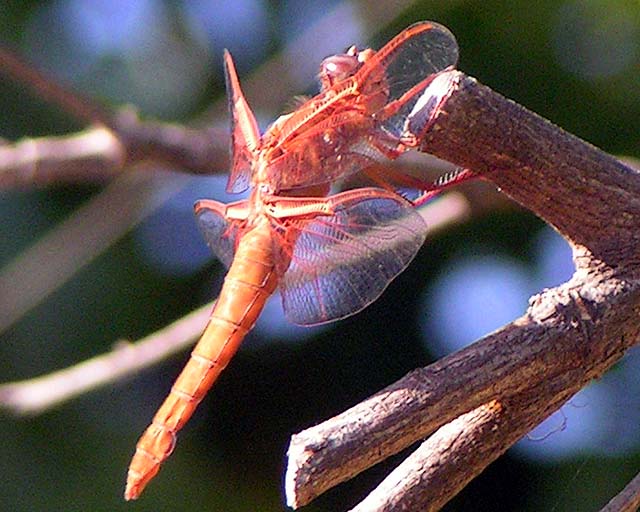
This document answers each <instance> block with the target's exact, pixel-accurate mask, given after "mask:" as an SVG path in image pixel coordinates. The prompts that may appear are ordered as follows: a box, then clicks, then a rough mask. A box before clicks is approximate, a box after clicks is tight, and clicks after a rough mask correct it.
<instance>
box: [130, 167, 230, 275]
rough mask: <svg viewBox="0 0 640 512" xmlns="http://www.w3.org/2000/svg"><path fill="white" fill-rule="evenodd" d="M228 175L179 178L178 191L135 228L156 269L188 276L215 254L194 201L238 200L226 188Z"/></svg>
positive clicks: (142, 249) (140, 248)
mask: <svg viewBox="0 0 640 512" xmlns="http://www.w3.org/2000/svg"><path fill="white" fill-rule="evenodd" d="M226 180H227V178H226V176H211V177H207V178H202V177H198V178H193V177H186V176H183V177H180V178H176V185H175V186H176V188H177V189H178V191H177V192H176V193H175V194H173V195H172V196H171V197H170V199H168V200H167V201H166V202H165V203H164V204H163V205H162V206H161V207H160V208H158V209H157V210H156V211H155V212H154V213H153V214H151V215H150V216H149V217H147V218H146V219H145V220H144V222H142V223H141V224H140V226H139V227H138V228H137V229H136V230H135V232H134V237H135V240H136V242H137V244H138V248H139V250H140V252H141V253H142V256H143V258H144V259H145V260H146V261H147V263H148V264H149V265H150V266H152V267H153V268H154V270H155V271H156V272H159V273H162V274H165V275H169V276H185V275H189V274H192V273H194V272H197V271H198V270H200V269H202V267H203V266H204V265H206V264H207V263H209V262H210V261H211V260H212V259H213V258H214V256H213V253H212V252H211V250H210V249H209V248H208V247H207V245H206V243H205V241H204V238H203V237H202V234H201V233H200V230H199V228H198V225H197V222H196V218H195V215H194V213H193V203H195V202H196V200H198V199H203V198H207V199H208V198H217V199H218V200H221V201H223V202H228V201H229V199H233V200H237V198H236V197H234V196H230V195H229V194H227V193H226V192H225V191H224V188H225V186H226Z"/></svg>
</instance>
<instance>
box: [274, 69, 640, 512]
mask: <svg viewBox="0 0 640 512" xmlns="http://www.w3.org/2000/svg"><path fill="white" fill-rule="evenodd" d="M437 86H438V87H442V88H443V89H441V90H438V91H434V94H438V95H439V96H442V97H443V101H442V102H441V104H440V107H439V110H438V111H437V112H436V113H435V115H434V119H433V123H432V124H431V125H430V126H429V128H428V129H427V130H426V131H425V133H424V134H423V138H422V141H423V144H422V150H423V151H426V152H429V153H431V154H433V155H435V156H437V157H439V158H442V159H445V160H448V161H450V162H452V163H454V164H456V165H459V166H461V167H465V168H470V169H473V170H474V171H475V172H477V173H478V174H479V175H480V176H482V177H483V178H485V179H486V180H489V181H491V182H493V183H494V184H496V185H497V186H498V187H500V189H501V190H502V191H503V192H505V193H506V194H507V195H509V196H510V197H512V198H513V199H515V200H516V201H517V202H519V203H520V204H522V205H523V206H525V207H527V208H529V209H531V210H532V211H534V212H535V213H536V214H537V215H539V216H540V217H542V218H543V219H545V220H546V221H547V222H548V223H550V224H551V225H553V226H554V227H555V228H556V229H557V230H558V231H559V232H560V233H561V234H562V235H563V236H564V237H565V238H566V239H567V240H569V242H570V243H571V244H572V247H573V249H574V260H575V263H576V267H577V270H576V273H575V275H574V276H573V278H572V279H571V280H570V281H569V282H567V283H565V284H564V285H562V286H559V287H557V288H554V289H551V290H546V291H544V292H543V293H541V294H540V295H536V296H534V297H532V299H531V300H530V306H529V309H528V311H527V313H526V314H525V315H524V316H523V317H521V318H519V319H518V320H515V321H514V322H512V323H511V324H509V325H507V326H505V327H504V328H503V329H501V330H500V331H497V332H495V333H492V334H490V335H489V336H487V337H485V338H483V339H482V340H480V341H478V342H477V343H475V344H474V345H472V346H469V347H467V348H465V349H463V350H461V351H459V352H457V353H455V354H452V355H450V356H448V357H445V358H443V359H441V360H440V361H438V362H436V363H434V364H433V365H430V366H429V367H427V368H423V369H419V370H415V371H413V372H411V373H410V374H408V375H407V376H406V377H404V378H403V379H401V380H400V381H398V382H396V383H395V384H392V385H391V386H389V387H387V388H386V389H384V390H382V391H380V392H379V393H377V394H376V395H374V396H372V397H371V398H369V399H367V400H365V401H364V402H362V403H360V404H358V405H356V406H355V407H353V408H351V409H349V410H348V411H346V412H344V413H342V414H340V415H339V416H336V417H335V418H332V419H330V420H327V421H326V422H324V423H322V424H320V425H317V426H315V427H312V428H310V429H308V430H305V431H304V432H301V433H299V434H297V435H295V436H293V438H292V441H291V445H290V448H289V464H288V469H287V476H286V491H287V499H288V502H289V504H290V505H291V506H293V507H294V508H295V507H299V506H302V505H304V504H306V503H308V502H309V501H311V500H312V499H313V498H314V497H316V496H318V495H319V494H321V493H322V492H324V491H326V490H327V489H329V488H331V487H333V486H334V485H337V484H338V483H340V482H343V481H345V480H347V479H349V478H352V477H353V476H355V475H356V474H358V473H359V472H361V471H363V470H364V469H366V468H368V467H370V466H372V465H374V464H376V463H377V462H380V461H381V460H383V459H385V458H387V457H388V456H390V455H392V454H395V453H397V452H399V451H400V450H402V449H403V448H406V447H408V446H410V445H411V444H413V443H415V442H416V441H418V440H420V439H422V438H424V437H426V436H428V435H430V434H432V433H433V432H435V431H436V430H437V429H440V430H439V431H438V432H437V433H436V434H433V436H432V438H430V439H429V440H428V441H426V442H425V444H424V445H423V446H422V447H421V448H419V449H418V451H417V452H416V453H415V454H414V455H413V456H411V457H410V459H408V460H407V461H405V463H403V464H402V465H401V466H400V467H399V468H397V470H396V471H395V472H394V473H392V475H390V476H389V477H388V479H387V480H386V481H385V482H383V483H382V484H381V485H380V487H379V488H378V489H376V490H374V491H373V492H372V493H371V495H370V496H369V497H368V498H366V499H365V500H364V501H363V502H362V503H361V504H360V505H358V506H357V507H356V508H355V509H354V510H358V511H363V510H367V511H368V512H372V511H389V510H406V509H410V510H437V509H439V508H440V507H441V506H442V505H443V504H444V503H446V502H447V501H448V500H449V499H451V498H452V497H453V496H454V495H455V494H456V493H457V492H458V491H459V490H460V489H461V487H462V486H463V485H464V484H465V483H466V482H467V481H468V480H470V479H471V478H472V477H473V476H475V475H477V474H478V473H480V472H481V471H482V470H483V469H484V468H485V467H486V466H487V465H488V464H489V463H490V462H491V461H493V460H495V459H496V458H497V457H498V456H499V455H500V454H502V453H503V452H504V451H505V450H506V449H507V448H508V447H509V446H511V445H512V444H513V443H515V442H516V441H517V440H518V439H519V438H520V437H522V436H523V435H524V434H526V433H527V432H528V431H529V430H530V429H531V428H533V427H534V426H535V425H536V424H538V423H539V422H540V421H542V420H543V419H544V418H546V417H547V416H548V415H549V414H551V413H552V412H553V411H555V410H557V409H558V408H559V407H560V406H561V405H562V404H563V403H564V402H565V401H566V400H567V399H569V398H570V397H571V396H572V395H573V394H574V393H575V392H577V391H578V390H579V389H580V388H582V387H583V386H585V385H586V384H588V383H589V381H591V380H592V379H594V378H598V377H599V376H600V375H602V374H603V373H604V372H605V371H606V370H607V369H608V368H610V367H611V366H612V365H613V364H614V363H615V362H616V361H618V360H619V359H620V358H621V357H622V356H623V355H624V353H625V351H626V350H627V349H628V348H629V347H631V346H633V345H634V344H637V343H638V342H639V341H640V315H638V311H639V310H640V283H639V282H638V276H639V275H640V258H638V254H640V174H639V173H638V172H637V171H635V170H633V169H631V168H630V167H627V166H625V165H623V164H622V163H620V162H619V161H618V160H616V159H615V158H613V157H611V156H609V155H607V154H605V153H603V152H602V151H600V150H598V149H596V148H594V147H593V146H591V145H589V144H587V143H585V142H584V141H581V140H580V139H578V138H577V137H574V136H572V135H570V134H568V133H566V132H564V131H562V130H561V129H559V128H558V127H556V126H554V125H552V124H551V123H549V122H548V121H546V120H544V119H542V118H541V117H539V116H537V115H535V114H533V113H532V112H529V111H527V110H526V109H524V108H523V107H521V106H519V105H517V104H516V103H514V102H512V101H510V100H508V99H506V98H504V97H502V96H500V95H499V94H497V93H495V92H493V91H492V90H491V89H489V88H487V87H485V86H482V85H480V84H478V83H477V82H476V81H475V80H473V79H471V78H469V77H466V76H465V75H464V74H462V73H459V72H457V71H453V72H448V73H445V74H443V76H442V77H441V79H440V80H438V81H437ZM491 403H494V404H496V403H498V404H500V408H499V409H496V408H495V407H491V406H488V405H483V404H491ZM469 411H473V412H469ZM456 418H458V419H456ZM448 422H452V423H450V424H449V425H447V426H446V427H445V426H444V425H446V424H447V423H448ZM489 426H490V428H488V427H489ZM452 432H453V433H454V435H453V436H451V433H452ZM448 436H449V437H448ZM454 438H455V440H454ZM447 439H448V441H447ZM445 441H446V443H447V444H446V446H447V449H446V450H442V449H441V447H442V442H445ZM454 441H455V442H454ZM479 455H481V456H479ZM407 468H411V471H406V469H407ZM391 484H393V485H391ZM383 496H384V497H383ZM405 507H408V508H405Z"/></svg>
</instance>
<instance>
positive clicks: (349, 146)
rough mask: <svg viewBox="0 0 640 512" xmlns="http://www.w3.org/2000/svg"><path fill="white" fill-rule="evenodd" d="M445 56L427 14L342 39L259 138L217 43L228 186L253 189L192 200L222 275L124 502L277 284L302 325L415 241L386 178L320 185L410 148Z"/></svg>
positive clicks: (442, 37)
mask: <svg viewBox="0 0 640 512" xmlns="http://www.w3.org/2000/svg"><path fill="white" fill-rule="evenodd" d="M456 59H457V46H456V43H455V38H454V37H453V35H452V34H451V33H450V32H449V31H448V30H447V29H446V28H444V27H442V26H440V25H437V24H435V23H430V22H424V23H417V24H415V25H412V26H411V27H409V28H407V29H406V30H404V31H403V32H401V33H400V34H399V35H398V36H396V37H395V38H394V39H392V40H391V41H390V42H389V43H388V44H387V45H385V46H384V47H383V48H382V49H381V50H380V51H378V52H375V51H373V50H364V51H358V50H357V49H356V48H355V47H354V48H351V49H349V51H348V53H347V54H344V55H338V56H334V57H330V58H329V59H327V60H326V61H324V62H323V65H322V67H321V80H322V84H323V87H322V92H321V94H319V95H318V96H316V97H315V98H312V99H310V100H308V101H307V102H305V103H304V104H303V105H301V106H300V107H299V108H298V109H296V111H294V112H292V113H291V114H287V115H284V116H282V117H280V118H279V119H278V120H276V121H275V122H274V123H273V124H272V125H271V126H270V127H269V128H268V129H267V131H266V132H265V133H264V134H262V135H261V134H260V132H259V129H258V123H257V121H256V119H255V116H254V114H253V112H252V111H251V109H250V107H249V105H248V103H247V101H246V99H245V97H244V95H243V93H242V90H241V88H240V82H239V79H238V76H237V73H236V70H235V66H234V64H233V60H232V58H231V55H230V54H229V53H228V52H225V56H224V60H225V76H226V80H227V90H228V92H229V107H230V113H231V155H232V159H231V160H232V162H231V175H230V177H229V181H228V184H227V191H228V192H243V191H245V190H247V189H249V188H250V189H252V193H251V196H250V198H249V199H248V200H244V201H237V202H235V203H231V204H229V205H223V204H221V203H217V202H215V201H211V200H206V199H205V200H201V201H199V202H198V204H197V206H196V215H198V219H199V222H200V225H201V228H203V234H204V236H205V238H206V239H207V241H208V243H209V245H210V246H211V248H212V249H213V251H214V252H215V253H216V255H217V256H218V257H219V258H220V259H221V260H222V261H223V262H224V263H225V265H229V264H230V267H229V272H228V274H227V277H226V278H225V281H224V285H223V287H222V290H221V292H220V296H219V298H218V302H217V304H216V306H215V308H214V310H213V312H212V315H211V319H210V321H209V323H208V325H207V327H206V328H205V331H204V334H203V335H202V337H201V339H200V340H199V341H198V343H197V345H196V347H195V348H194V350H193V352H192V355H191V358H190V360H189V362H188V363H187V365H186V366H185V368H184V370H183V371H182V373H181V374H180V376H179V377H178V379H177V380H176V382H175V384H174V385H173V387H172V389H171V392H170V394H169V396H168V397H167V398H166V400H165V401H164V403H163V404H162V406H161V407H160V409H159V410H158V412H157V413H156V415H155V416H154V418H153V421H152V423H151V425H150V426H149V427H148V428H147V430H146V431H145V432H144V434H143V435H142V437H141V438H140V440H139V441H138V444H137V446H136V452H135V455H134V457H133V460H132V461H131V465H130V467H129V472H128V475H127V486H126V491H125V498H126V499H127V500H131V499H136V498H137V497H138V496H139V495H140V493H141V492H142V490H143V489H144V487H145V486H146V485H147V484H148V483H149V481H150V480H151V479H152V478H153V477H154V476H155V475H156V474H157V473H158V471H159V469H160V465H161V464H162V463H163V461H164V460H166V459H167V457H168V456H169V455H170V454H171V452H172V450H173V448H174V446H175V443H176V435H177V433H178V431H179V430H180V429H182V427H183V426H184V425H185V423H186V422H187V421H188V419H189V418H190V417H191V415H192V414H193V412H194V410H195V408H196V407H197V405H198V403H199V402H200V401H201V400H202V399H203V398H204V396H205V394H206V393H207V391H208V390H209V389H210V388H211V386H212V385H213V383H214V382H215V380H216V379H217V378H218V376H219V375H220V373H221V372H222V370H223V369H224V368H225V366H226V365H227V364H228V363H229V361H230V360H231V358H232V357H233V355H234V354H235V352H236V351H237V349H238V347H239V346H240V343H241V342H242V340H243V339H244V337H245V335H246V334H247V332H248V331H249V330H250V329H251V328H252V327H253V325H254V323H255V322H256V320H257V318H258V316H259V315H260V313H261V311H262V309H263V307H264V304H265V301H266V300H267V298H268V297H269V296H270V295H271V294H272V293H273V292H274V290H275V288H276V286H279V287H280V293H281V296H282V301H283V309H284V312H285V315H286V316H287V318H288V319H289V320H290V321H292V322H294V323H298V324H300V325H315V324H320V323H325V322H330V321H334V320H337V319H340V318H345V317H347V316H349V315H352V314H354V313H356V312H358V311H360V310H361V309H363V308H364V307H366V306H367V305H368V304H370V303H371V302H373V301H374V300H376V299H377V297H378V296H379V295H380V294H381V293H382V292H383V291H384V289H385V288H386V286H387V285H388V284H389V282H391V280H392V279H393V278H394V277H395V276H396V275H398V274H399V273H400V272H402V270H403V269H404V268H405V267H406V266H407V265H408V264H409V262H410V261H411V260H412V259H413V257H414V256H415V254H416V252H417V251H418V250H419V248H420V247H421V246H422V243H423V242H424V238H425V229H424V222H423V220H422V218H421V217H420V215H419V214H417V213H416V212H415V210H414V209H413V205H412V204H411V203H410V202H409V201H407V200H405V199H404V198H402V197H400V196H399V195H397V194H395V193H394V192H393V191H394V190H395V189H396V187H394V186H393V184H392V183H389V182H388V180H387V179H386V178H387V175H382V174H375V173H373V174H371V175H370V177H373V178H375V181H376V182H377V183H378V184H381V185H382V186H383V187H384V189H386V190H382V189H374V188H362V189H358V190H351V191H346V192H342V193H340V194H334V195H328V194H329V192H330V188H331V185H332V184H333V183H334V182H335V181H336V180H341V179H343V178H346V177H349V176H352V175H355V174H356V173H358V172H361V171H362V172H364V173H367V174H369V173H368V171H367V169H371V166H372V165H374V164H379V163H380V161H385V160H386V159H394V158H397V157H398V156H400V155H401V154H402V153H403V152H404V151H406V150H408V149H410V148H411V147H417V142H416V141H418V140H419V139H420V137H419V136H420V133H421V131H422V130H423V129H424V127H425V126H427V125H428V122H429V120H430V113H431V112H432V111H433V109H434V108H435V107H436V106H437V103H436V102H434V100H433V98H432V96H431V95H430V94H427V93H426V89H427V86H428V85H429V84H430V83H431V81H432V80H433V78H434V77H435V76H437V73H439V72H440V71H442V70H444V69H449V68H450V67H452V66H453V65H454V64H455V60H456ZM396 181H398V185H399V186H401V187H406V186H409V187H412V186H414V185H415V187H414V188H416V189H418V190H421V191H423V192H424V194H423V195H422V196H421V199H420V200H423V199H426V198H428V197H431V196H432V195H433V194H434V193H435V192H437V190H438V189H441V188H444V186H446V185H447V183H449V182H452V180H448V181H447V183H438V184H435V185H426V184H422V183H420V182H416V180H412V179H411V178H410V177H402V180H396ZM276 252H277V254H276Z"/></svg>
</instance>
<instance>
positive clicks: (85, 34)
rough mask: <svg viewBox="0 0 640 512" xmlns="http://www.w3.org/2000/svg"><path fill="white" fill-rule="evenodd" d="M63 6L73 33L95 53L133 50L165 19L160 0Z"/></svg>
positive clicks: (81, 0)
mask: <svg viewBox="0 0 640 512" xmlns="http://www.w3.org/2000/svg"><path fill="white" fill-rule="evenodd" d="M60 7H61V12H62V15H63V16H64V18H65V19H66V20H67V23H68V29H67V30H68V31H69V33H70V35H71V36H72V37H73V39H75V41H77V42H78V43H79V44H82V45H83V46H84V47H85V49H87V50H89V51H91V52H92V53H93V54H95V55H101V54H107V53H129V52H132V51H134V50H135V49H136V48H137V47H138V46H140V45H143V44H145V42H146V39H147V38H148V37H149V31H150V27H153V26H154V25H158V24H160V23H161V21H162V20H161V17H160V16H159V15H158V13H159V12H161V11H162V5H161V4H160V2H158V1H157V0H90V1H87V0H67V1H66V2H60Z"/></svg>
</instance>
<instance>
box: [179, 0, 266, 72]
mask: <svg viewBox="0 0 640 512" xmlns="http://www.w3.org/2000/svg"><path fill="white" fill-rule="evenodd" d="M183 8H184V11H185V14H186V16H185V19H186V22H187V24H188V26H189V27H190V28H191V31H192V32H193V34H194V36H196V37H198V38H199V39H201V40H202V41H203V42H206V44H207V46H208V47H209V49H210V50H211V53H212V54H213V55H214V58H216V59H218V56H221V55H222V50H223V49H224V48H228V49H229V50H230V51H231V53H232V54H233V57H234V60H235V61H236V64H237V66H238V69H239V70H240V71H241V72H242V71H246V70H247V69H249V68H250V67H253V66H255V65H257V64H258V63H261V62H262V61H263V60H264V56H265V55H266V54H267V51H268V50H269V49H270V48H269V13H268V12H267V8H266V6H265V4H264V2H261V1H260V0H190V1H188V2H184V5H183ZM220 62H221V61H220Z"/></svg>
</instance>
